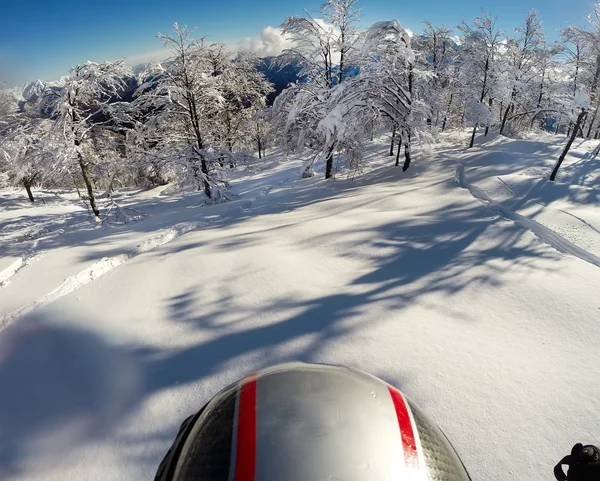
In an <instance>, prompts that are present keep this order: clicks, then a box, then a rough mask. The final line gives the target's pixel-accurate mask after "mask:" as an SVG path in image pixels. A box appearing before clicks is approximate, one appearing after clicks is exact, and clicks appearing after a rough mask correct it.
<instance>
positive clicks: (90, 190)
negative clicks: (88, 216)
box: [77, 152, 100, 218]
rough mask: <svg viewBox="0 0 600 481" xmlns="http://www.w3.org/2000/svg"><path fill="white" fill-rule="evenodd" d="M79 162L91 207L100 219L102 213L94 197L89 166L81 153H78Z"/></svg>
mask: <svg viewBox="0 0 600 481" xmlns="http://www.w3.org/2000/svg"><path fill="white" fill-rule="evenodd" d="M77 160H78V162H79V167H80V168H81V175H82V176H83V181H84V182H85V187H86V189H87V193H88V198H89V200H90V207H91V208H92V212H93V213H94V215H95V216H96V217H97V218H100V211H99V210H98V207H97V205H96V198H95V197H94V189H93V188H92V181H91V179H90V174H89V171H88V167H87V164H86V163H85V161H84V160H83V156H82V155H81V152H77Z"/></svg>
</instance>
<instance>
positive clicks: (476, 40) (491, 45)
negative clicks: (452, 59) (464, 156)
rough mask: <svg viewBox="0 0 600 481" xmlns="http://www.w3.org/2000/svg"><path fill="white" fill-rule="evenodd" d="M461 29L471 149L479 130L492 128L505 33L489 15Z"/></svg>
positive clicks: (463, 77)
mask: <svg viewBox="0 0 600 481" xmlns="http://www.w3.org/2000/svg"><path fill="white" fill-rule="evenodd" d="M458 29H459V30H460V31H461V32H462V34H463V45H462V48H461V52H460V55H459V57H458V61H459V63H460V75H461V86H462V89H463V95H464V98H465V108H466V112H467V116H468V117H469V118H470V120H471V121H472V122H473V133H472V135H471V140H470V142H469V147H473V144H474V142H475V134H476V133H477V127H478V126H479V125H482V124H483V125H485V126H486V133H487V130H488V128H489V125H490V121H491V107H492V106H493V102H494V96H493V92H494V91H495V89H496V88H497V86H498V84H497V80H498V72H499V70H498V67H499V62H498V60H499V56H500V52H499V48H500V46H501V44H502V40H503V39H504V34H503V33H502V31H500V30H499V29H498V28H497V27H496V19H495V18H492V17H490V16H489V15H488V14H487V13H484V14H483V15H482V16H481V17H477V18H475V20H473V24H472V25H469V24H467V23H463V24H462V25H459V26H458Z"/></svg>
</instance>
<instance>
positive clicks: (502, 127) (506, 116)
mask: <svg viewBox="0 0 600 481" xmlns="http://www.w3.org/2000/svg"><path fill="white" fill-rule="evenodd" d="M510 110H511V104H509V105H508V107H506V110H505V111H504V116H503V117H502V124H501V125H500V135H503V134H504V127H506V120H507V119H508V114H509V113H510Z"/></svg>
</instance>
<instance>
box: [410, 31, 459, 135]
mask: <svg viewBox="0 0 600 481" xmlns="http://www.w3.org/2000/svg"><path fill="white" fill-rule="evenodd" d="M423 23H424V25H425V28H424V30H423V34H422V35H419V36H417V37H413V38H412V39H411V40H412V48H413V50H415V51H416V52H417V54H418V55H416V59H415V60H416V65H417V66H418V68H420V69H421V70H423V71H426V72H430V73H431V76H429V77H428V78H427V79H426V80H425V82H424V84H423V89H422V91H423V96H424V99H425V101H426V102H427V104H428V105H430V106H431V116H430V117H429V118H428V123H429V124H430V125H434V126H436V127H437V126H438V124H439V122H440V121H441V122H442V130H444V129H445V124H446V121H445V120H446V118H447V116H448V114H449V111H450V109H451V107H452V103H453V102H456V98H455V96H456V81H455V79H456V72H455V62H454V60H455V57H456V55H457V50H458V49H457V45H456V42H455V41H454V39H453V38H452V32H451V31H450V29H448V28H446V27H444V26H441V27H437V26H434V25H432V24H431V23H430V22H427V21H426V22H423Z"/></svg>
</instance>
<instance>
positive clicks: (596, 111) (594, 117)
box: [585, 102, 600, 139]
mask: <svg viewBox="0 0 600 481" xmlns="http://www.w3.org/2000/svg"><path fill="white" fill-rule="evenodd" d="M599 107H600V102H597V103H596V108H595V109H594V115H592V120H591V121H590V127H589V129H588V131H587V135H586V136H585V137H586V138H587V139H589V138H590V135H592V127H593V126H594V122H595V120H596V116H597V115H598V108H599Z"/></svg>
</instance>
